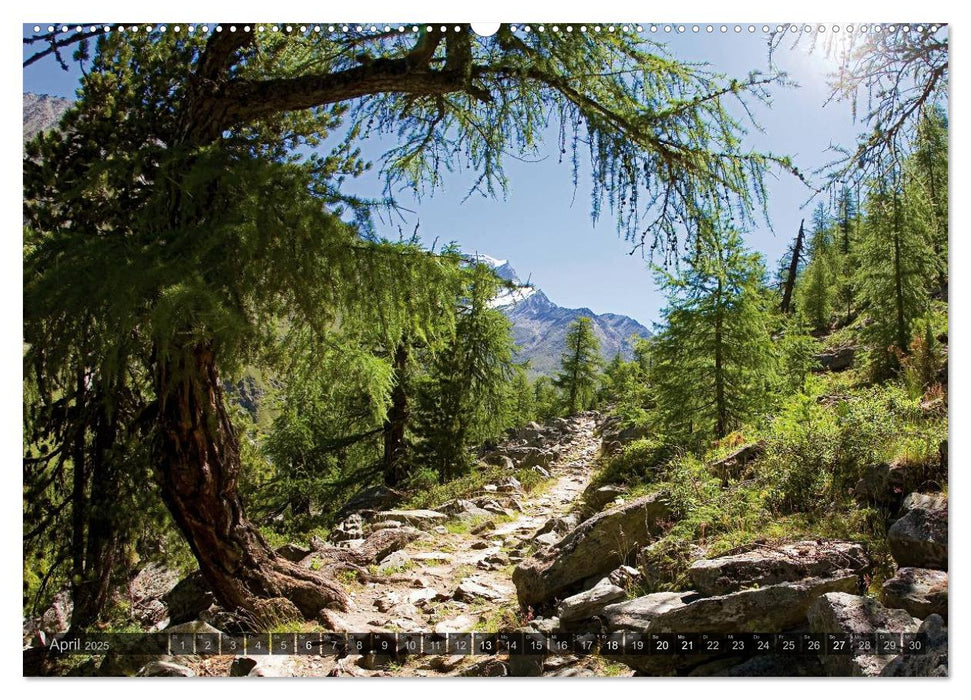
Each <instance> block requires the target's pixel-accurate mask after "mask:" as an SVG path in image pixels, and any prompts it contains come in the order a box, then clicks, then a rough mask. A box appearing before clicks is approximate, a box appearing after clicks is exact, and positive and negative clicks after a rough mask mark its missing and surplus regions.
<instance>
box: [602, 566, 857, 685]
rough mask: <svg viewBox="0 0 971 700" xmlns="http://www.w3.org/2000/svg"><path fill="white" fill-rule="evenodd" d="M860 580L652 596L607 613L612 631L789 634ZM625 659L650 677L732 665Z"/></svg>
mask: <svg viewBox="0 0 971 700" xmlns="http://www.w3.org/2000/svg"><path fill="white" fill-rule="evenodd" d="M857 588H858V584H857V576H856V574H853V573H851V572H845V573H842V574H838V575H836V576H833V577H828V578H808V579H803V580H802V581H792V582H790V581H787V582H785V583H779V584H775V585H771V586H766V587H764V588H752V589H748V590H744V591H738V592H736V593H729V594H728V595H723V596H714V597H704V596H702V595H701V594H699V593H696V592H693V591H691V592H687V593H652V594H650V595H647V596H643V597H642V598H635V599H634V600H629V601H627V602H625V603H619V604H617V605H608V606H607V607H606V608H605V609H604V617H605V618H606V621H607V629H608V630H610V631H611V632H616V631H621V630H626V631H632V632H641V633H647V632H650V633H686V634H688V633H702V632H708V633H711V634H728V633H733V632H735V633H742V632H763V633H772V632H784V631H787V630H793V629H797V628H798V627H800V626H804V625H805V623H806V611H807V610H808V608H809V606H810V605H811V604H812V603H813V601H814V600H816V599H817V598H818V597H819V596H821V595H823V594H825V593H829V592H831V591H855V590H857ZM618 660H619V661H622V662H623V663H625V664H627V665H628V666H630V667H631V668H633V669H636V670H638V671H640V672H642V673H646V674H650V675H670V674H673V673H679V674H684V673H688V672H690V671H692V670H693V669H698V668H700V667H704V668H705V669H706V670H704V671H703V674H705V675H712V674H714V673H717V672H721V671H723V670H725V669H726V668H728V667H729V666H731V665H732V664H734V663H738V660H737V659H736V660H735V661H733V662H731V663H727V662H726V661H724V660H723V659H720V658H718V657H715V658H713V657H712V656H711V655H708V654H698V653H694V654H672V655H660V654H658V655H645V656H622V657H618Z"/></svg>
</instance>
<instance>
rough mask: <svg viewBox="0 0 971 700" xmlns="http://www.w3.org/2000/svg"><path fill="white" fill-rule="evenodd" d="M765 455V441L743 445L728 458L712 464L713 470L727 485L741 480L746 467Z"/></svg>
mask: <svg viewBox="0 0 971 700" xmlns="http://www.w3.org/2000/svg"><path fill="white" fill-rule="evenodd" d="M763 454H765V441H763V440H759V441H758V442H753V443H750V444H748V445H742V446H741V447H739V448H738V449H737V450H735V451H734V452H732V453H731V454H730V455H728V456H726V457H722V458H721V459H719V460H717V461H715V462H712V463H711V470H712V471H713V472H714V473H715V474H717V475H718V477H719V478H721V480H722V482H723V483H725V484H727V483H728V481H729V479H741V478H742V477H743V476H744V474H745V471H746V469H745V468H746V467H747V466H748V465H749V464H750V463H752V462H754V461H755V460H757V459H758V458H759V457H761V456H762V455H763Z"/></svg>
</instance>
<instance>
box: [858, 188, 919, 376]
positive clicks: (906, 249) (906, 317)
mask: <svg viewBox="0 0 971 700" xmlns="http://www.w3.org/2000/svg"><path fill="white" fill-rule="evenodd" d="M932 227H933V218H932V212H931V208H930V205H929V203H928V201H927V198H926V192H925V190H924V188H923V187H922V186H921V183H920V182H919V180H917V179H916V178H914V177H911V176H909V174H908V173H907V172H900V171H896V172H894V173H892V175H891V176H890V177H887V178H884V179H881V180H878V181H876V182H874V183H872V184H871V186H870V191H869V194H868V195H867V200H866V209H865V216H864V219H863V226H862V229H861V241H860V246H859V253H858V258H859V261H860V265H859V268H858V270H857V274H856V278H855V281H856V288H857V294H858V296H859V298H860V300H861V302H862V303H863V304H864V305H865V307H866V309H867V313H868V314H869V315H870V316H871V318H872V321H873V322H872V323H871V324H870V325H868V326H867V327H866V329H865V331H866V339H867V341H868V342H869V344H870V350H871V360H872V369H873V371H874V373H875V374H876V375H877V376H878V377H882V376H886V375H887V374H888V373H889V372H890V371H893V370H895V369H897V366H898V362H897V353H906V352H907V349H908V347H909V345H910V339H911V332H912V326H913V323H914V320H915V319H916V318H918V317H919V316H921V315H922V314H924V313H925V312H926V311H927V308H928V303H929V293H928V289H929V287H930V283H931V281H932V280H933V279H935V274H936V272H937V268H936V266H935V256H934V250H933V243H932Z"/></svg>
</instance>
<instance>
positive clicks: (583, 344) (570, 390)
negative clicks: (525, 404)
mask: <svg viewBox="0 0 971 700" xmlns="http://www.w3.org/2000/svg"><path fill="white" fill-rule="evenodd" d="M602 363H603V360H602V358H601V357H600V341H599V340H597V336H596V335H594V332H593V321H592V320H591V319H590V317H589V316H581V317H580V318H578V319H577V320H576V321H573V323H571V324H570V327H569V328H568V329H567V333H566V341H565V347H564V349H563V354H562V356H561V357H560V371H559V373H558V374H557V375H556V378H555V379H554V380H553V384H554V385H555V386H556V388H557V389H559V390H560V392H561V397H562V402H563V408H564V410H565V411H566V413H567V415H573V414H575V413H579V412H580V411H583V410H585V409H588V408H592V407H593V402H594V399H595V398H596V390H597V383H598V377H599V374H600V366H601V364H602Z"/></svg>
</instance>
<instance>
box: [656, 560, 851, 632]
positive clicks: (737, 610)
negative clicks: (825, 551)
mask: <svg viewBox="0 0 971 700" xmlns="http://www.w3.org/2000/svg"><path fill="white" fill-rule="evenodd" d="M858 585H859V584H858V577H857V576H856V574H854V573H852V572H850V571H844V572H836V573H835V574H834V575H833V576H827V577H813V578H807V579H803V580H802V581H786V582H784V583H778V584H774V585H770V586H764V587H762V588H750V589H747V590H743V591H737V592H735V593H729V594H727V595H721V596H712V597H697V598H695V599H687V600H685V601H683V605H682V606H675V605H669V608H668V609H667V610H664V611H661V612H660V613H659V614H657V615H656V616H655V617H654V618H653V619H652V620H651V621H650V626H649V629H650V631H651V632H675V633H676V632H686V633H687V632H711V633H713V634H727V633H729V632H783V631H785V630H789V629H793V628H796V627H798V626H800V625H802V624H804V623H805V619H806V611H807V610H808V609H809V606H810V604H812V602H813V601H814V600H816V599H817V598H819V597H820V596H821V595H824V594H826V593H830V592H834V591H846V592H850V591H856V590H857V589H858ZM654 595H658V594H654Z"/></svg>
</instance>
